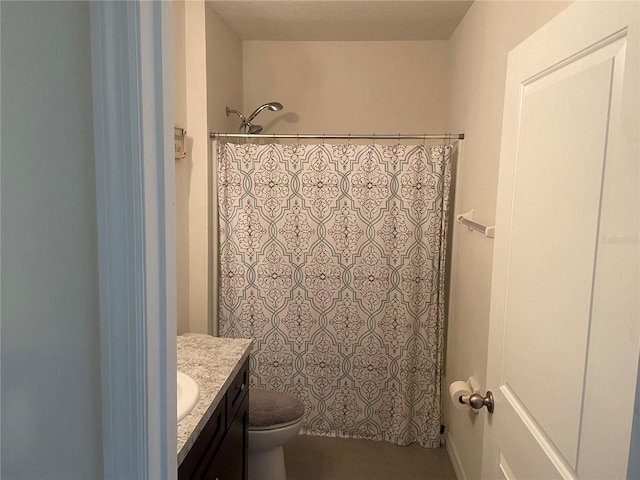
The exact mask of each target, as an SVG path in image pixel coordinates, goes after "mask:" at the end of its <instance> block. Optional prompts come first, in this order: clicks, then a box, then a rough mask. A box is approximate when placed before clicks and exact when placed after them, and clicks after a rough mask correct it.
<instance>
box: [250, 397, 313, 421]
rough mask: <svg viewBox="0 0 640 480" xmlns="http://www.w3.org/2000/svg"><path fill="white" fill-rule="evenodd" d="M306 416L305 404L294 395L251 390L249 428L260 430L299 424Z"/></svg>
mask: <svg viewBox="0 0 640 480" xmlns="http://www.w3.org/2000/svg"><path fill="white" fill-rule="evenodd" d="M303 415H304V404H303V403H302V402H301V401H300V400H299V399H298V398H297V397H294V396H293V395H287V394H286V393H283V392H276V391H275V390H266V389H264V388H251V389H250V390H249V428H250V429H254V430H258V429H266V428H275V427H281V426H285V425H288V424H292V423H295V422H297V421H298V420H300V419H301V418H302V416H303Z"/></svg>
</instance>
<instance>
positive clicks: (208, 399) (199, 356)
mask: <svg viewBox="0 0 640 480" xmlns="http://www.w3.org/2000/svg"><path fill="white" fill-rule="evenodd" d="M251 343H252V340H246V339H243V338H218V337H182V336H179V337H178V339H177V353H178V371H180V372H182V373H186V374H187V375H189V376H190V377H191V378H193V379H194V380H195V381H196V383H197V384H198V388H199V389H200V397H199V399H198V403H196V406H195V407H194V408H193V410H191V412H190V413H189V415H187V416H186V417H184V418H183V419H182V420H180V422H179V423H178V465H180V464H181V463H182V461H183V460H184V459H185V457H186V456H187V453H189V450H190V449H191V447H192V446H193V444H194V443H195V441H196V439H197V438H198V435H200V432H201V431H202V429H203V428H204V426H205V425H206V424H207V421H208V420H209V418H211V415H212V414H213V412H214V411H215V409H216V408H217V406H218V404H219V403H220V400H222V399H223V398H224V394H225V392H226V390H227V388H228V387H229V385H230V384H231V381H232V380H233V378H234V377H235V376H236V374H237V373H238V372H239V371H240V367H241V366H242V364H243V363H244V361H245V359H246V358H247V357H248V356H249V351H250V350H251Z"/></svg>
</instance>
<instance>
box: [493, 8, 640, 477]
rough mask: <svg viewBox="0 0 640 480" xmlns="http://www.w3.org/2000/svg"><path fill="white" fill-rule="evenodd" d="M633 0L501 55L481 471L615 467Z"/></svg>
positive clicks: (634, 248)
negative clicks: (489, 402)
mask: <svg viewBox="0 0 640 480" xmlns="http://www.w3.org/2000/svg"><path fill="white" fill-rule="evenodd" d="M638 6H639V3H638V2H635V1H634V2H620V3H617V2H616V3H613V2H597V3H595V2H580V1H579V2H577V3H575V4H572V5H571V6H570V7H568V9H567V10H565V11H564V12H563V13H562V14H560V15H559V16H558V17H556V18H555V19H554V20H552V21H551V22H550V23H549V24H547V25H545V26H544V27H543V28H542V29H541V30H539V31H538V32H536V33H535V34H534V35H533V36H532V37H530V38H529V39H527V40H526V41H525V42H524V43H522V44H521V45H519V46H518V47H517V48H516V49H514V50H513V51H512V52H511V53H510V55H509V61H508V68H507V81H506V96H505V110H504V118H503V139H502V151H501V157H500V177H499V187H498V207H497V212H496V240H495V250H494V264H493V280H492V282H493V283H492V296H491V322H490V339H489V342H490V344H489V352H490V353H489V359H488V374H487V388H488V390H491V391H492V392H493V394H494V397H495V411H494V413H493V414H492V415H490V414H488V412H485V414H484V415H485V419H486V421H485V422H486V423H485V442H484V455H483V477H484V478H508V479H510V478H519V479H522V478H541V479H552V478H598V479H613V478H625V477H626V469H627V462H628V457H629V442H630V432H631V423H632V415H633V405H634V396H635V385H636V370H637V367H638V352H639V344H640V320H639V299H638V297H639V281H638V280H639V273H638V271H639V263H638V262H639V251H638V250H639V249H638V247H639V244H638V238H639V231H638V225H639V212H640V208H639V198H638V192H639V191H640V188H639V182H638V180H639V177H638V171H639V162H640V160H639V152H638V109H639V103H640V102H639V99H638V85H639V77H638V55H639V48H638V42H639V40H638V17H639V14H640V11H639V8H638Z"/></svg>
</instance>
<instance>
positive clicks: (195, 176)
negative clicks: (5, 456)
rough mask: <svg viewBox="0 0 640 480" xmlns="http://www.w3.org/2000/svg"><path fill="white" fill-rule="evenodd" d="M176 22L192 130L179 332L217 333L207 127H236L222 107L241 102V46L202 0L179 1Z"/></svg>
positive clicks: (182, 202) (177, 80)
mask: <svg viewBox="0 0 640 480" xmlns="http://www.w3.org/2000/svg"><path fill="white" fill-rule="evenodd" d="M172 22H173V23H172V36H173V38H172V43H173V69H174V75H173V77H174V78H173V80H174V113H175V122H176V126H179V127H182V128H186V130H187V138H186V152H187V156H186V158H183V159H180V160H176V244H177V274H178V279H177V280H178V333H179V334H180V333H184V332H189V331H190V332H199V333H212V331H213V330H212V325H211V323H212V322H211V320H212V317H213V312H214V309H215V307H216V305H215V295H214V294H213V293H214V292H215V291H216V285H215V284H214V283H213V282H214V281H215V278H214V275H213V272H214V271H215V268H214V262H215V255H214V254H213V252H215V251H216V244H215V241H216V235H215V234H214V228H213V223H212V222H213V219H215V218H216V217H217V214H216V213H215V210H214V209H215V201H214V199H213V197H212V196H210V192H211V193H212V194H215V189H213V188H211V182H212V181H215V179H214V177H213V176H214V175H215V168H214V169H213V170H212V165H215V164H212V149H211V145H212V143H211V141H210V140H209V132H210V131H228V130H229V129H230V128H232V126H233V125H234V124H235V121H234V120H233V119H230V118H227V117H226V115H225V110H224V107H225V104H226V102H230V103H231V104H238V106H239V107H241V105H239V104H240V102H241V100H242V43H241V42H240V40H239V39H238V37H237V36H236V35H235V34H234V33H233V32H232V31H231V30H230V29H229V27H228V26H227V25H226V24H225V23H224V22H223V21H222V19H221V18H220V17H219V16H218V14H217V13H216V12H215V11H214V10H213V9H212V8H211V7H209V6H206V5H205V3H204V2H202V1H187V2H184V1H174V2H173V8H172Z"/></svg>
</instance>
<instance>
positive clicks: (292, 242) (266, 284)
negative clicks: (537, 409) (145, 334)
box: [217, 143, 451, 447]
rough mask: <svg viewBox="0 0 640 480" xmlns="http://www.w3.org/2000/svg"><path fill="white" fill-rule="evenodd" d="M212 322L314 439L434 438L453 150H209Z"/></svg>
mask: <svg viewBox="0 0 640 480" xmlns="http://www.w3.org/2000/svg"><path fill="white" fill-rule="evenodd" d="M217 149H218V162H219V170H220V171H219V179H220V182H219V185H218V194H219V211H220V225H221V228H220V235H221V239H220V246H221V267H222V269H221V288H222V290H221V317H220V318H221V324H220V331H221V333H222V334H223V335H225V336H229V337H250V338H253V339H255V342H256V343H255V345H256V346H255V350H254V353H253V354H252V356H251V362H250V367H251V372H252V384H253V385H255V386H258V387H266V388H271V389H275V390H281V391H285V392H287V393H290V394H293V395H296V396H298V397H299V398H300V399H301V400H302V401H303V402H304V404H305V407H306V417H307V422H306V426H305V431H306V432H307V433H311V434H315V435H332V436H348V437H355V438H368V439H375V440H387V441H391V442H394V443H397V444H400V445H406V444H409V443H411V442H419V443H420V444H421V445H422V446H425V447H438V446H439V445H440V423H441V408H440V376H441V366H442V342H443V333H442V332H443V321H444V293H443V292H444V258H445V245H446V239H445V232H446V227H447V213H448V194H449V186H450V179H451V177H450V146H437V147H426V146H424V145H403V144H396V145H385V146H383V145H358V146H355V145H351V144H348V143H347V144H343V145H329V144H326V145H304V144H300V143H298V144H292V145H275V144H270V145H264V146H259V145H254V144H250V143H245V144H238V145H236V144H223V143H220V144H218V146H217Z"/></svg>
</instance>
